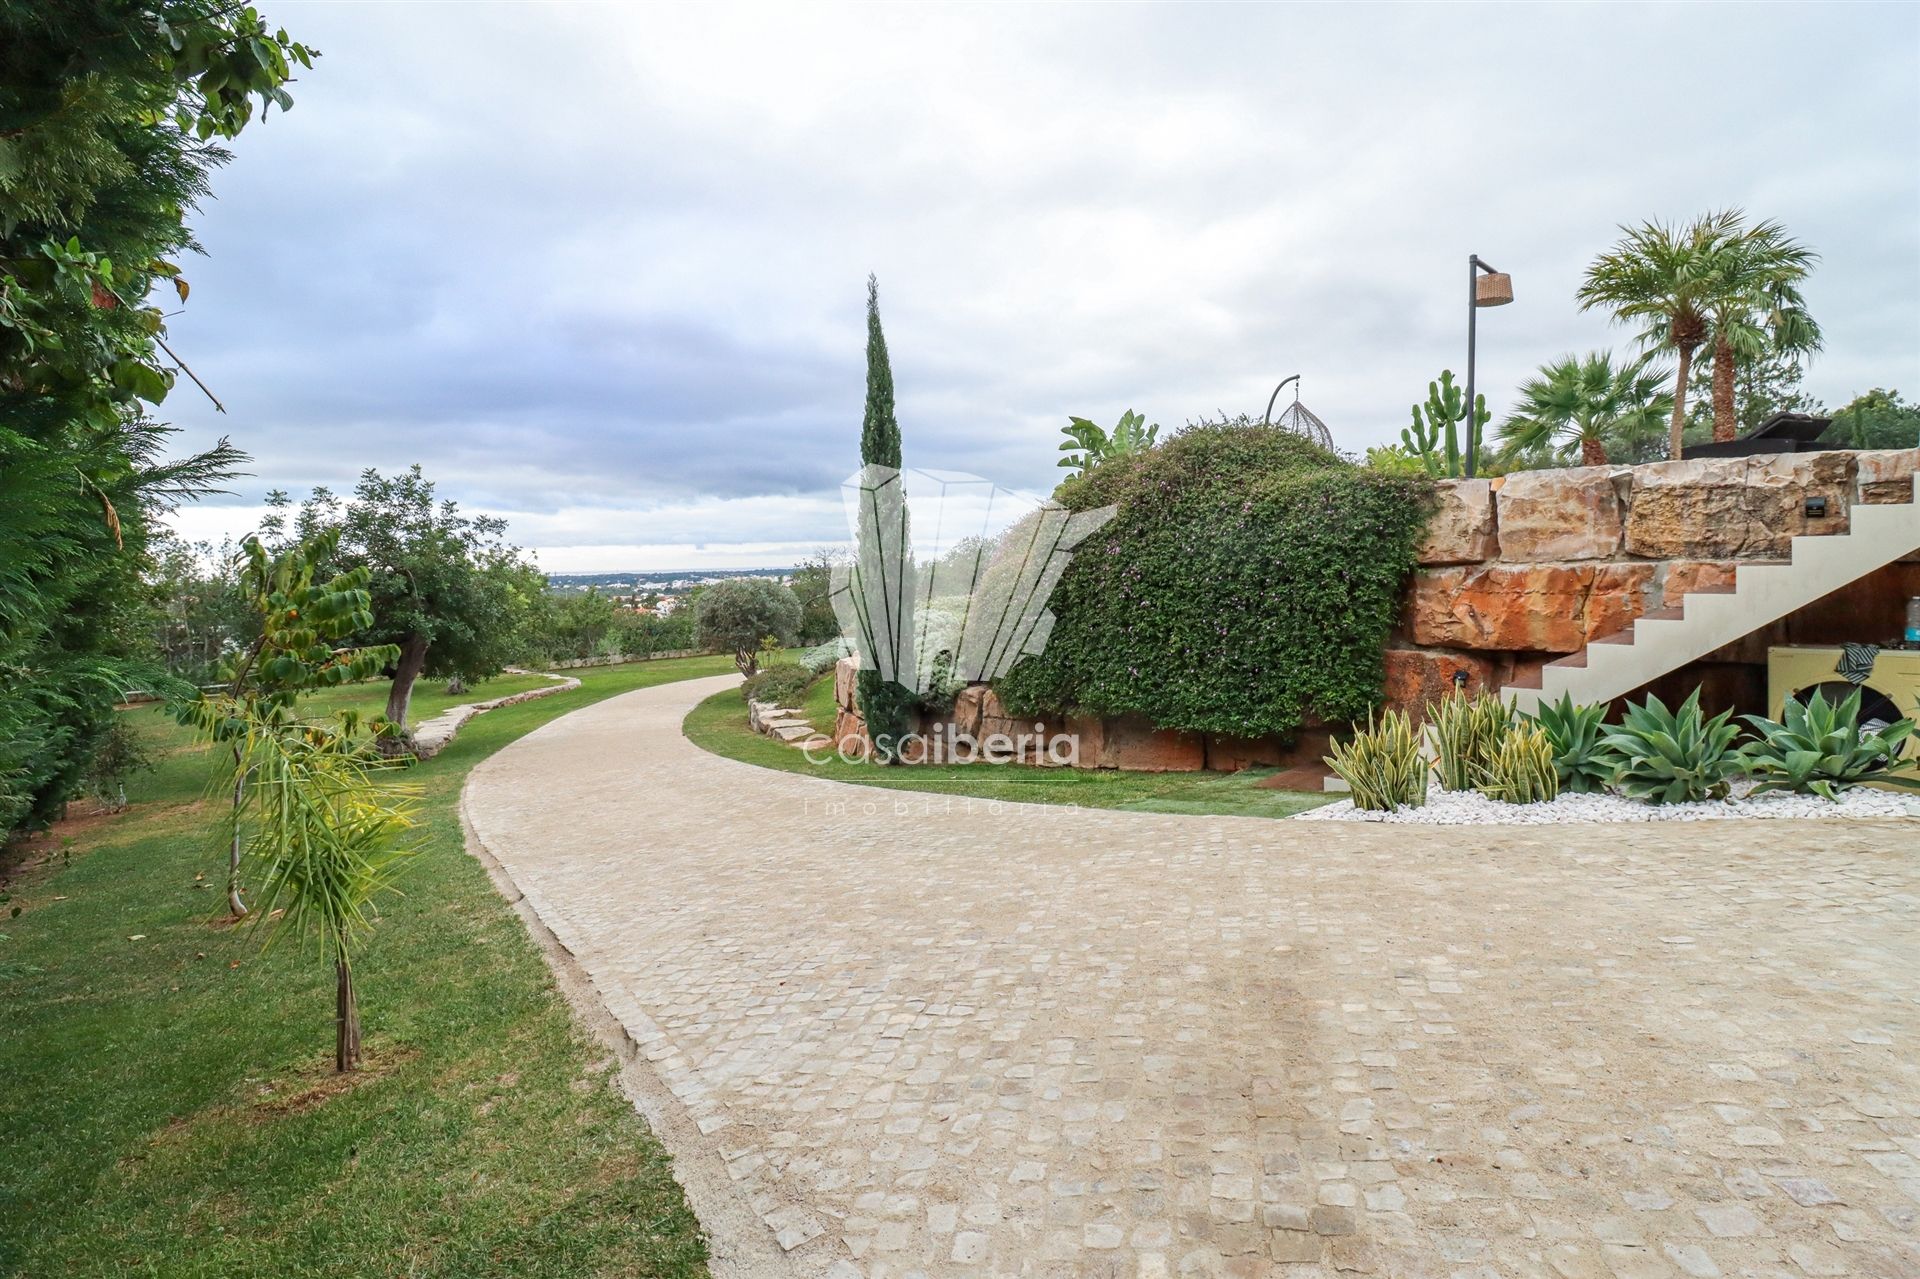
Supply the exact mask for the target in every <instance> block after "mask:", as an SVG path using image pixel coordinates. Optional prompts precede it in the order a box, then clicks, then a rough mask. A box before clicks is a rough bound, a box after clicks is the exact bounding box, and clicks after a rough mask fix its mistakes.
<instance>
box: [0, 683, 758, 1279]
mask: <svg viewBox="0 0 1920 1279" xmlns="http://www.w3.org/2000/svg"><path fill="white" fill-rule="evenodd" d="M728 669H731V666H730V663H729V662H728V661H727V660H726V659H725V658H714V657H708V658H686V659H679V660H673V661H662V662H646V663H636V664H632V665H628V666H616V667H601V668H594V669H588V670H582V671H580V672H578V675H579V677H580V679H581V682H582V687H580V688H579V689H576V690H573V691H570V692H566V693H560V694H556V695H555V696H552V697H547V698H541V699H539V700H536V701H532V702H526V703H522V704H520V705H517V706H510V707H506V708H504V709H501V710H498V711H494V712H491V713H489V714H487V715H484V716H481V717H479V718H477V719H475V720H473V721H471V722H470V723H469V724H468V725H467V726H466V727H465V728H464V729H463V730H462V731H461V733H460V736H459V737H458V738H456V739H455V741H454V742H453V744H452V745H450V746H449V747H448V748H447V749H446V750H445V751H443V752H442V753H441V754H440V755H438V756H436V757H435V758H434V759H432V760H431V761H429V762H427V763H426V764H423V765H421V766H420V767H418V768H416V769H414V770H412V771H411V772H410V773H409V774H408V776H409V777H410V779H411V780H413V781H415V782H417V783H419V784H420V785H421V786H422V787H423V788H424V792H425V794H424V800H423V802H422V814H421V815H422V819H423V821H422V826H421V830H420V834H421V835H422V836H423V847H422V852H421V855H420V857H419V858H418V859H417V860H416V862H415V864H414V865H412V866H411V867H410V868H409V869H408V871H407V872H406V874H405V876H404V878H403V880H402V887H403V889H404V890H405V893H406V896H405V897H404V898H398V899H390V900H389V901H388V902H387V903H386V905H385V907H384V912H383V913H384V918H383V919H382V921H381V923H380V926H379V928H378V929H377V930H376V933H375V936H374V940H373V942H372V944H371V945H370V946H369V947H368V949H367V951H366V952H365V954H364V956H363V957H362V958H361V960H360V961H359V965H358V974H357V975H358V977H359V980H360V997H361V1000H362V1012H363V1016H364V1022H365V1026H364V1029H365V1035H366V1045H367V1061H368V1068H367V1069H366V1070H365V1071H363V1072H362V1073H361V1074H360V1075H359V1076H357V1077H355V1079H354V1081H353V1082H352V1084H351V1085H350V1086H348V1087H345V1088H341V1087H338V1086H337V1083H336V1081H335V1079H334V1078H333V1077H332V1076H331V1073H330V1072H331V1065H332V1059H331V1052H332V1043H333V1031H332V1015H333V976H332V972H331V969H329V968H328V967H326V966H325V965H324V964H323V963H322V962H321V959H320V956H319V955H318V954H317V953H316V952H314V951H313V950H311V949H309V950H308V951H307V952H306V953H304V954H303V953H302V952H301V950H300V948H299V947H298V946H297V945H295V944H293V943H292V942H291V940H289V942H288V943H287V944H285V945H282V946H277V947H275V948H273V949H271V950H267V951H262V949H261V948H260V945H259V941H258V939H257V937H255V936H251V935H249V934H248V933H247V932H246V931H245V930H238V931H234V930H228V929H224V928H222V927H219V926H218V925H217V923H216V920H217V917H218V916H219V915H220V914H221V913H222V902H221V893H220V890H219V888H218V886H217V885H218V883H219V882H220V879H221V876H222V873H223V862H222V860H221V858H220V857H219V855H218V852H217V850H216V847H215V845H216V843H217V836H216V835H215V830H216V822H217V816H218V808H217V804H214V803H212V802H209V801H208V799H207V798H206V794H205V785H206V775H207V774H206V764H207V761H206V759H205V757H204V755H203V753H202V752H201V751H200V750H199V749H198V748H196V747H194V746H193V745H191V743H190V742H189V741H188V740H187V738H186V735H185V733H184V732H183V731H182V730H181V729H179V728H178V727H176V726H175V725H173V724H172V723H171V721H169V720H167V719H166V718H165V717H164V716H162V715H160V714H158V713H156V712H154V711H152V710H136V711H130V712H127V713H128V714H131V715H134V716H136V717H137V720H138V722H139V724H140V725H141V726H142V729H143V731H145V732H147V733H149V734H150V735H151V737H152V739H153V741H154V742H155V744H156V745H158V746H160V747H161V748H163V749H164V750H165V752H166V753H165V754H164V756H163V758H162V760H161V763H160V766H159V768H158V769H157V770H156V771H155V772H153V773H150V774H146V775H144V776H142V777H140V778H138V779H136V781H135V782H134V784H133V785H131V786H130V787H129V795H130V798H132V799H133V800H134V807H133V808H132V809H131V810H130V811H128V812H126V813H123V814H120V815H118V816H114V817H109V818H103V819H99V820H97V821H91V820H90V821H82V822H80V823H77V824H76V827H75V829H74V833H73V843H72V845H71V849H70V856H67V857H62V856H61V855H60V854H59V853H58V852H57V851H54V852H52V853H51V854H50V855H49V854H48V852H47V850H46V848H45V847H44V846H42V847H39V848H36V849H30V850H29V854H28V862H27V864H26V865H24V866H21V867H19V868H16V869H15V870H14V871H13V872H12V873H11V877H10V878H11V883H10V884H9V885H8V887H9V889H10V891H11V892H12V893H13V904H14V905H16V906H19V907H21V908H22V913H21V914H20V915H19V916H18V917H16V918H14V919H12V920H11V921H10V922H9V921H8V920H6V919H5V918H4V917H3V916H0V999H4V1001H5V1007H6V1010H7V1015H6V1021H5V1029H4V1030H3V1031H0V1081H4V1091H0V1150H3V1151H4V1154H3V1155H0V1273H19V1274H27V1275H34V1276H45V1275H100V1276H107V1275H112V1276H123V1275H159V1276H167V1277H168V1279H173V1277H175V1276H181V1277H192V1276H221V1277H222V1279H224V1277H226V1276H236V1275H273V1276H322V1275H324V1276H340V1277H341V1279H348V1277H350V1276H351V1277H353V1279H359V1277H361V1276H368V1275H436V1276H447V1277H449V1279H453V1277H456V1276H457V1277H459V1279H470V1277H478V1276H496V1275H497V1276H555V1277H558V1276H567V1277H568V1279H573V1277H576V1276H612V1275H620V1276H639V1275H647V1276H652V1275H675V1276H677V1275H697V1274H702V1273H704V1271H705V1266H704V1261H703V1258H704V1255H705V1248H704V1244H703V1241H702V1240H701V1238H700V1235H699V1229H698V1225H697V1223H696V1222H695V1221H694V1219H693V1216H692V1215H691V1213H689V1212H688V1210H687V1207H686V1205H685V1203H684V1202H683V1201H682V1199H681V1195H680V1191H679V1188H678V1186H677V1185H675V1183H674V1182H673V1180H672V1179H671V1176H670V1174H669V1170H668V1160H667V1156H666V1155H665V1153H664V1152H663V1151H662V1150H661V1148H660V1146H659V1144H658V1143H657V1142H656V1141H655V1140H654V1139H653V1137H652V1136H651V1135H650V1134H649V1133H648V1131H647V1129H646V1128H645V1126H644V1125H643V1124H642V1123H641V1121H640V1120H639V1118H638V1117H637V1116H636V1115H635V1113H634V1111H633V1109H632V1107H631V1106H630V1105H629V1104H628V1103H627V1101H626V1099H625V1098H624V1097H622V1096H621V1095H620V1093H619V1092H618V1091H617V1090H616V1089H615V1088H614V1086H613V1084H612V1072H611V1071H610V1070H609V1069H608V1067H609V1065H610V1063H609V1062H607V1061H606V1060H605V1054H604V1053H603V1052H602V1051H601V1050H600V1049H599V1048H598V1046H597V1045H596V1044H594V1043H593V1042H592V1041H591V1040H589V1039H587V1038H586V1037H585V1036H584V1035H583V1034H582V1033H581V1032H579V1031H578V1030H576V1029H575V1027H574V1026H573V1023H572V1021H571V1019H570V1017H569V1014H568V1011H567V1008H566V1005H565V1004H564V1002H563V1001H562V999H561V998H560V996H559V995H558V993H557V992H556V991H555V989H554V985H553V982H552V979H551V977H550V976H549V974H548V971H547V969H546V966H545V964H544V963H543V962H542V960H541V958H540V955H539V952H538V951H537V950H536V948H535V947H534V945H533V944H532V942H531V941H530V940H529V939H528V937H527V934H526V932H525V930H524V928H523V927H522V926H521V923H520V921H519V919H518V917H517V916H515V915H514V913H513V911H512V910H511V909H510V908H509V907H508V906H507V905H506V904H505V903H504V902H503V901H502V900H501V899H500V897H499V896H498V895H497V894H496V893H495V892H494V891H493V888H492V886H491V885H490V883H489V882H488V880H487V876H486V873H485V871H484V870H483V869H482V868H481V867H480V865H479V863H477V862H475V861H474V860H473V859H472V858H470V857H468V856H467V855H466V853H465V851H464V847H463V842H462V836H461V831H460V824H459V818H458V815H457V813H456V811H455V804H456V801H457V799H458V795H459V790H460V785H461V782H462V781H463V779H464V778H465V776H466V773H467V770H468V769H469V768H471V767H472V766H473V765H474V764H475V763H476V762H477V761H478V760H480V759H482V758H484V757H485V756H486V755H488V754H489V753H491V752H492V751H495V750H497V749H499V748H500V747H501V746H502V745H504V744H505V743H507V742H509V741H511V740H513V739H514V738H516V737H518V736H520V735H521V734H523V733H525V732H527V731H529V730H531V729H533V728H535V727H537V726H538V725H540V724H542V723H545V722H547V721H548V720H551V719H553V718H554V717H556V716H558V715H561V714H564V713H565V712H567V711H569V710H573V709H576V708H578V707H580V706H584V705H586V704H588V703H590V702H594V701H598V700H600V699H601V698H605V697H609V696H612V695H613V694H616V693H622V692H626V691H627V690H629V689H634V688H641V687H645V686H647V685H651V684H658V683H663V682H666V681H669V680H677V679H686V678H691V677H694V676H700V675H711V674H718V673H720V672H722V671H725V670H728ZM543 682H544V681H540V680H531V681H526V686H529V687H531V686H533V685H536V684H539V683H543ZM519 683H520V681H517V680H497V681H493V682H491V683H489V684H487V685H485V686H483V687H482V688H480V689H477V690H476V691H475V692H474V693H473V694H470V695H469V696H468V697H466V698H452V699H448V698H446V697H445V695H444V693H443V692H442V691H441V687H440V686H429V688H428V689H427V690H423V691H424V693H425V695H424V696H422V697H421V698H419V699H418V700H416V703H415V705H416V707H418V708H419V711H420V713H421V715H422V717H423V718H424V717H425V716H427V715H430V714H432V713H435V712H436V711H437V710H439V709H441V708H442V707H443V706H444V705H447V704H452V703H453V702H456V701H461V700H480V699H484V698H488V697H494V696H499V695H500V694H501V693H503V692H510V691H513V688H514V687H516V686H518V684H519ZM383 699H384V688H383V687H380V686H373V685H368V686H361V687H358V688H355V689H351V690H347V691H346V692H345V693H344V694H343V695H342V698H341V699H340V700H341V701H344V702H349V703H352V704H356V705H357V704H360V703H361V702H362V701H365V702H366V703H367V704H369V705H372V704H374V703H377V702H379V701H381V700H383ZM736 703H737V695H736ZM201 876H204V878H201Z"/></svg>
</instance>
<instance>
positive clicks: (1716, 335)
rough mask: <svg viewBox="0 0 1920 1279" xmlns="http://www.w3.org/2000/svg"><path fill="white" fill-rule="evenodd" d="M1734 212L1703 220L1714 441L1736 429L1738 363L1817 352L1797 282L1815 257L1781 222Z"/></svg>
mask: <svg viewBox="0 0 1920 1279" xmlns="http://www.w3.org/2000/svg"><path fill="white" fill-rule="evenodd" d="M1745 220H1746V219H1745V215H1744V214H1743V213H1741V212H1740V210H1738V209H1734V210H1730V211H1728V212H1726V213H1721V214H1715V215H1712V216H1711V217H1709V218H1708V219H1705V220H1704V221H1706V222H1708V223H1710V224H1711V225H1710V230H1709V232H1708V239H1709V243H1710V244H1711V245H1712V247H1711V248H1710V249H1709V250H1708V251H1707V252H1706V259H1707V262H1708V266H1709V278H1710V280H1711V281H1712V290H1711V295H1710V298H1709V301H1708V302H1707V305H1706V316H1707V326H1708V331H1709V341H1710V342H1711V343H1712V346H1713V438H1714V439H1715V440H1730V439H1732V438H1733V437H1734V436H1735V434H1737V433H1738V431H1739V418H1738V415H1737V413H1736V410H1735V408H1734V403H1733V387H1734V375H1735V373H1736V372H1738V366H1739V364H1740V362H1741V361H1751V360H1757V359H1760V358H1762V357H1764V356H1766V355H1768V354H1770V353H1773V352H1783V353H1785V354H1788V355H1804V354H1808V353H1811V352H1813V351H1817V350H1819V349H1820V326H1819V325H1818V324H1816V323H1814V320H1813V317H1812V316H1811V315H1809V314H1807V306H1806V300H1805V299H1804V298H1803V297H1801V295H1800V284H1801V283H1802V281H1804V280H1805V279H1806V278H1807V276H1808V275H1809V274H1810V273H1811V272H1812V270H1813V265H1814V263H1816V262H1818V261H1819V260H1820V255H1819V254H1817V253H1815V252H1814V251H1813V250H1811V249H1809V248H1807V247H1806V246H1805V245H1804V244H1801V243H1800V242H1799V241H1797V240H1795V239H1793V238H1792V237H1791V236H1789V235H1788V234H1787V232H1786V228H1785V227H1783V226H1781V225H1780V224H1779V223H1778V222H1762V223H1759V224H1758V225H1756V226H1752V227H1748V226H1746V225H1745Z"/></svg>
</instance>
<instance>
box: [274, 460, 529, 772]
mask: <svg viewBox="0 0 1920 1279" xmlns="http://www.w3.org/2000/svg"><path fill="white" fill-rule="evenodd" d="M296 529H297V531H298V532H299V533H301V534H302V535H311V534H313V533H317V532H321V531H324V530H327V529H335V530H337V531H338V533H339V539H340V540H339V548H340V549H339V556H338V562H339V565H340V566H341V567H343V568H347V569H355V568H364V569H366V570H367V572H368V575H369V577H368V590H369V591H370V592H371V594H372V597H373V618H374V620H373V623H372V624H371V625H370V626H369V627H368V629H367V630H366V631H365V632H364V633H362V634H360V635H359V636H357V637H356V638H357V639H358V640H359V641H360V642H361V643H363V644H391V645H393V646H394V647H395V648H396V649H397V650H398V653H399V655H398V657H397V658H396V659H395V660H394V662H393V664H392V666H391V667H390V668H389V673H390V674H391V676H392V680H393V684H392V687H391V688H390V689H389V690H388V693H387V713H386V718H387V721H388V722H389V723H390V724H391V725H393V729H394V731H393V733H392V734H391V735H389V736H388V737H386V738H383V741H385V742H387V743H389V749H399V748H404V746H405V743H406V741H407V737H408V726H407V711H408V707H409V705H410V704H411V702H412V698H413V686H414V683H415V681H417V680H418V679H419V678H420V677H421V676H422V675H426V676H428V677H430V678H450V679H458V680H461V681H463V682H468V683H471V682H474V681H477V680H483V679H487V678H489V677H491V676H494V675H498V674H499V673H500V671H501V669H502V668H504V667H505V666H506V665H507V664H508V663H509V662H511V661H513V660H514V658H515V657H516V656H518V655H519V654H520V652H521V651H522V649H523V644H522V631H523V630H524V628H525V626H526V622H527V619H528V616H529V613H530V611H531V607H532V601H533V598H534V597H535V596H536V595H538V594H540V593H543V592H544V591H545V589H546V583H545V579H544V578H542V577H541V575H540V574H539V571H538V570H537V569H535V568H534V567H533V566H532V565H531V564H529V563H528V562H527V561H526V560H524V559H523V558H522V557H521V556H522V553H521V551H520V549H519V548H518V547H516V546H512V545H510V544H508V542H507V541H506V536H505V535H506V521H505V520H502V519H497V518H495V517H493V516H487V515H471V516H470V515H466V514H463V513H462V512H461V510H460V508H459V506H458V504H456V503H454V502H451V501H446V500H439V499H436V498H435V496H434V486H433V482H432V481H431V480H429V479H427V478H426V477H425V476H424V475H422V474H421V471H420V467H419V465H418V464H415V465H414V466H412V467H410V468H409V469H408V470H406V471H405V472H403V473H401V474H399V475H393V476H384V475H382V474H380V472H379V471H377V470H373V469H371V468H369V469H368V470H366V471H364V472H362V473H361V476H360V482H359V483H358V484H357V485H355V486H354V490H353V496H352V498H351V499H350V500H348V501H346V502H344V503H343V502H341V501H340V500H339V499H338V498H336V497H335V496H334V495H333V494H332V493H330V492H328V491H327V490H326V489H323V488H321V489H315V490H314V493H313V496H312V497H311V498H309V499H308V500H307V501H306V503H305V504H304V505H303V506H302V507H301V509H300V514H299V517H298V521H297V524H296Z"/></svg>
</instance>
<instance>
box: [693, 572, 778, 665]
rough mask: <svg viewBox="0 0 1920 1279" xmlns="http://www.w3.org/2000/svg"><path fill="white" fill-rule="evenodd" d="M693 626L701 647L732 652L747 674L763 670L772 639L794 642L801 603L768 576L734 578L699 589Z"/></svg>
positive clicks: (734, 661) (734, 658)
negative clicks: (762, 657) (763, 652)
mask: <svg viewBox="0 0 1920 1279" xmlns="http://www.w3.org/2000/svg"><path fill="white" fill-rule="evenodd" d="M693 628H694V633H695V634H696V635H697V637H698V639H699V643H700V646H701V647H702V648H713V649H719V650H720V651H721V652H725V653H732V654H733V664H734V665H735V666H738V667H739V668H740V673H741V674H742V675H751V674H753V673H754V672H755V671H757V670H759V669H760V649H761V646H762V645H764V644H765V643H766V641H768V640H769V639H771V640H773V641H774V642H775V643H778V644H791V643H793V642H794V640H795V637H796V636H797V635H798V634H799V631H800V601H799V600H798V599H797V598H795V596H794V593H793V592H792V591H791V590H788V589H787V588H786V587H785V586H783V585H781V584H780V583H779V582H776V581H774V580H773V579H772V578H767V577H734V578H729V579H727V580H726V581H724V582H715V583H714V584H713V585H712V586H710V587H708V588H707V589H706V590H704V591H702V592H700V597H699V598H698V599H696V600H695V601H694V605H693Z"/></svg>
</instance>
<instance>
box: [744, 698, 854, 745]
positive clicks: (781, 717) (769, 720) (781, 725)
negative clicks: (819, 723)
mask: <svg viewBox="0 0 1920 1279" xmlns="http://www.w3.org/2000/svg"><path fill="white" fill-rule="evenodd" d="M747 727H748V728H751V729H752V730H753V731H754V732H756V733H763V734H765V735H766V736H768V737H771V738H773V739H774V740H775V741H778V742H782V743H784V744H786V745H788V746H792V747H795V748H805V747H808V746H831V745H833V742H832V739H830V738H829V737H828V736H827V735H826V734H825V733H822V732H821V731H820V730H819V729H817V728H815V727H814V726H813V723H812V721H810V720H809V719H807V715H806V712H805V711H800V710H795V709H793V708H792V707H788V706H782V705H780V703H778V702H756V701H754V700H752V699H751V698H749V699H748V701H747Z"/></svg>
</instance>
